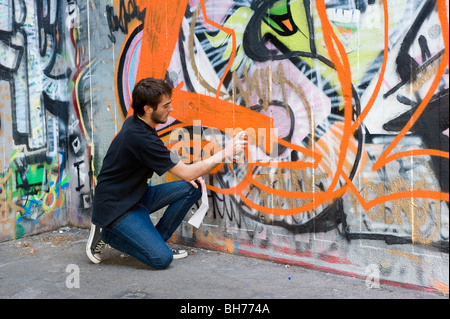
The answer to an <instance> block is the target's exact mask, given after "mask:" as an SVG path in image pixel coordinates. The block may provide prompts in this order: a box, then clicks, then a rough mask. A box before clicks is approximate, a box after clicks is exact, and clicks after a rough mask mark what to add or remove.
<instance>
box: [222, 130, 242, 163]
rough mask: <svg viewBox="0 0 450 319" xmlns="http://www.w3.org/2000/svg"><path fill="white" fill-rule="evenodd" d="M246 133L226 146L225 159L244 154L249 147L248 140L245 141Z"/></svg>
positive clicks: (239, 134)
mask: <svg viewBox="0 0 450 319" xmlns="http://www.w3.org/2000/svg"><path fill="white" fill-rule="evenodd" d="M245 136H246V133H245V131H241V132H239V133H238V134H236V136H235V137H234V138H233V139H232V140H231V141H229V142H228V143H227V145H225V149H224V153H225V158H228V157H231V156H234V155H236V154H239V153H240V152H242V151H243V150H244V149H245V147H246V146H247V140H246V139H245Z"/></svg>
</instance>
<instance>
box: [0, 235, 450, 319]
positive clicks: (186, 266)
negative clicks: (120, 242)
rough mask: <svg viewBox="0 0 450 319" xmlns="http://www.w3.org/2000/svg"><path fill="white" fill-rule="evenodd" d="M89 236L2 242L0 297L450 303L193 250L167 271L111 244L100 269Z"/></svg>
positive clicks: (424, 294)
mask: <svg viewBox="0 0 450 319" xmlns="http://www.w3.org/2000/svg"><path fill="white" fill-rule="evenodd" d="M87 238H88V230H86V229H78V228H69V227H65V228H62V229H60V230H56V231H51V232H47V233H42V234H39V235H35V236H30V237H25V238H21V239H18V240H13V241H8V242H3V243H0V299H100V298H101V299H104V298H107V299H147V298H156V299H180V300H181V299H187V300H191V301H193V300H195V299H208V300H212V299H225V300H229V299H240V300H241V301H240V302H244V300H249V299H252V300H256V299H266V300H268V299H448V296H443V295H439V294H434V293H429V292H424V291H417V290H410V289H406V288H402V287H397V286H388V285H381V286H380V287H379V288H370V289H369V288H367V287H366V283H365V281H364V280H361V279H356V278H350V277H345V276H339V275H335V274H329V273H325V272H320V271H315V270H311V269H304V268H301V267H296V266H287V265H283V264H279V263H274V262H270V261H264V260H258V259H253V258H248V257H242V256H236V255H230V254H225V253H220V252H215V251H208V250H204V249H198V248H191V247H185V248H186V249H187V250H188V251H189V256H188V257H187V258H185V259H181V260H174V261H173V263H172V265H171V266H170V267H169V268H168V269H165V270H160V271H156V270H152V269H150V268H149V267H147V266H145V265H144V264H142V263H140V262H139V261H137V260H135V259H133V258H132V257H129V256H125V255H123V254H122V253H120V252H118V251H116V250H114V249H112V248H110V247H107V248H106V249H105V252H104V256H103V260H104V261H103V262H102V263H100V264H92V263H91V262H90V261H89V260H88V258H87V257H86V255H85V245H86V241H87ZM191 306H192V302H191ZM175 310H176V311H178V309H175ZM182 310H183V309H180V311H182ZM184 310H187V309H184ZM193 310H194V311H195V309H193ZM222 311H223V310H222Z"/></svg>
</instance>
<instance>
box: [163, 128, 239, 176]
mask: <svg viewBox="0 0 450 319" xmlns="http://www.w3.org/2000/svg"><path fill="white" fill-rule="evenodd" d="M244 136H245V131H242V132H239V133H238V134H237V135H236V136H235V137H234V138H233V140H231V141H230V142H228V144H227V145H226V146H225V148H224V149H223V150H221V151H220V152H217V153H216V154H214V155H213V156H211V157H209V158H207V159H205V160H203V161H200V162H197V163H194V164H185V163H183V162H182V161H179V162H178V164H177V165H175V166H174V167H172V168H171V169H170V170H169V172H171V173H172V174H174V175H175V176H178V177H179V178H181V179H184V180H185V181H186V182H191V181H193V180H195V179H197V178H199V177H200V176H202V175H205V174H207V173H209V172H210V171H211V170H213V169H214V168H215V167H216V166H218V165H219V164H221V163H222V162H223V161H224V160H225V159H226V158H228V157H231V156H233V155H236V154H238V153H239V152H242V151H243V150H244V148H245V146H246V145H247V141H246V140H245V139H244Z"/></svg>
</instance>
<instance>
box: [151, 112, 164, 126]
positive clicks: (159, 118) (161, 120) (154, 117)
mask: <svg viewBox="0 0 450 319" xmlns="http://www.w3.org/2000/svg"><path fill="white" fill-rule="evenodd" d="M151 117H152V121H153V122H154V123H158V124H164V123H166V122H167V118H166V119H164V117H163V116H162V115H160V114H155V113H152V116H151Z"/></svg>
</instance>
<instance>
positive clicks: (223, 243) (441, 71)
mask: <svg viewBox="0 0 450 319" xmlns="http://www.w3.org/2000/svg"><path fill="white" fill-rule="evenodd" d="M448 16H449V9H448V3H447V2H446V1H444V0H423V1H416V0H392V1H391V0H389V1H387V0H303V1H300V0H229V1H223V0H221V1H215V0H208V1H205V0H179V1H171V2H162V1H142V0H114V1H109V2H106V1H86V2H83V3H80V2H79V1H75V0H67V1H62V2H57V1H52V0H48V1H33V0H20V1H12V0H9V1H8V0H3V1H0V40H1V41H0V52H1V54H0V109H1V117H0V137H1V140H2V144H1V145H2V146H1V148H2V158H0V185H1V193H0V203H1V205H2V206H1V214H0V225H1V228H0V239H8V238H16V237H20V236H21V235H23V234H26V233H33V232H34V231H38V230H39V229H43V228H46V227H49V225H50V224H52V223H53V224H58V223H64V222H66V223H71V224H74V225H79V226H86V225H88V223H89V217H90V200H91V196H92V193H93V192H94V190H95V177H96V174H97V172H98V170H99V168H100V166H101V162H102V157H103V156H104V154H105V152H106V149H107V147H108V145H109V142H110V141H111V139H112V138H113V137H114V135H115V134H116V133H117V131H118V130H120V126H121V123H122V121H123V120H124V119H125V118H126V117H127V116H130V114H131V110H130V108H129V105H130V100H131V91H132V88H133V86H134V83H135V82H136V81H137V80H138V79H140V78H143V77H147V76H154V77H159V78H165V79H166V80H167V81H169V82H170V83H171V84H172V85H173V86H174V88H175V90H174V96H173V105H174V108H175V111H174V112H173V113H172V117H171V119H170V121H169V122H168V123H166V124H165V125H162V126H159V127H158V132H159V134H160V136H161V137H162V139H163V140H164V141H165V142H166V145H168V147H175V145H178V146H179V145H182V148H181V149H180V150H179V151H180V153H181V154H182V155H183V158H184V160H185V161H186V162H192V161H197V160H200V159H201V158H204V157H207V156H208V154H209V153H210V152H212V151H214V148H212V149H211V148H207V147H206V146H207V145H211V141H214V142H215V143H214V145H215V146H217V147H220V145H223V142H224V141H225V140H227V139H229V138H230V135H231V134H232V133H230V132H235V131H237V130H240V129H245V130H247V132H248V133H249V138H250V146H249V148H248V150H247V152H246V153H245V154H244V156H242V157H241V158H240V160H239V161H237V162H227V163H225V164H224V165H221V166H219V167H218V168H217V169H216V170H215V171H214V172H212V173H211V174H210V175H208V176H207V177H206V181H207V184H208V185H207V188H208V195H209V200H210V207H211V210H210V212H209V213H208V215H207V217H206V219H205V221H204V225H203V226H202V228H201V229H199V230H196V229H192V227H191V226H189V225H188V224H187V223H186V224H183V227H181V228H180V230H179V231H178V232H177V234H176V236H175V237H174V239H173V240H176V241H179V242H183V243H187V244H190V245H197V246H205V247H210V248H214V249H219V250H224V251H227V252H231V253H239V254H244V255H251V256H256V257H260V258H270V259H273V260H281V261H285V260H287V261H289V262H293V263H297V264H301V265H307V266H312V267H316V268H324V269H327V270H330V269H332V270H335V271H337V272H342V273H350V274H352V275H360V274H362V273H363V272H364V269H365V268H364V267H365V266H367V265H368V264H376V265H380V271H381V273H382V274H383V276H384V277H385V278H386V279H387V280H393V281H396V282H403V283H410V284H413V285H417V286H421V287H434V286H436V285H435V284H433V283H439V287H442V285H444V286H445V285H446V284H447V290H448V243H449V237H448V236H449V213H448V210H449V207H448V201H449V198H448V194H449V189H448V185H449V179H448V176H449V174H448V166H449V155H448V154H449V153H448V152H449V150H448V144H449V126H448V89H449V74H448V61H449V56H448V54H449V43H448V35H449V30H448V25H449V20H448ZM69 177H70V179H69ZM164 178H165V179H166V180H172V179H173V178H174V177H173V176H170V174H168V175H167V176H165V177H164ZM155 182H157V181H156V180H155ZM69 199H70V200H69ZM442 253H443V254H444V255H442ZM442 256H444V257H442ZM436 260H439V262H440V263H441V264H442V266H441V267H438V269H439V270H438V269H434V268H435V267H432V266H431V265H432V264H436ZM405 269H413V270H409V271H406V270H405ZM442 269H444V270H445V269H446V270H447V271H446V272H447V274H445V271H443V272H442V273H441V270H442ZM439 290H442V289H441V288H439Z"/></svg>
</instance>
